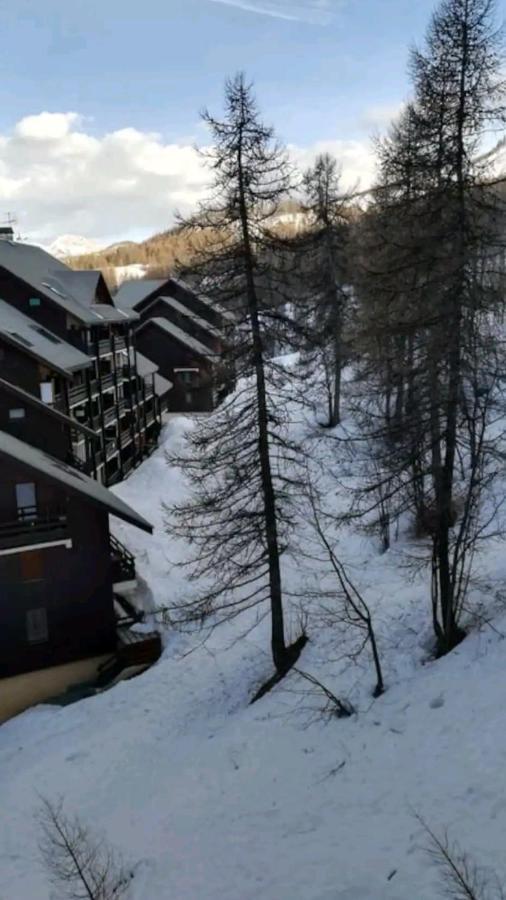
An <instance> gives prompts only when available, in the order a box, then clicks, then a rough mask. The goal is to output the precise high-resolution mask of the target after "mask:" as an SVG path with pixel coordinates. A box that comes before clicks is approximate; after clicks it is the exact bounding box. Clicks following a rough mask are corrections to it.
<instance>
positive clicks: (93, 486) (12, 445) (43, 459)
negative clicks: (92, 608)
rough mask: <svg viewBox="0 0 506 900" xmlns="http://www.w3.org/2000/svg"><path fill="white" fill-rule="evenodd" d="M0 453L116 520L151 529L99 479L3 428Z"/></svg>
mask: <svg viewBox="0 0 506 900" xmlns="http://www.w3.org/2000/svg"><path fill="white" fill-rule="evenodd" d="M0 456H6V457H8V458H9V459H12V460H14V461H15V462H17V463H20V464H21V465H22V466H26V467H27V468H28V469H31V470H32V471H35V472H37V473H38V474H40V475H42V476H43V477H44V478H48V479H49V480H50V481H56V482H58V483H59V484H61V485H62V486H63V487H64V488H65V489H66V490H68V491H69V493H71V494H78V495H79V496H81V497H83V498H84V499H85V500H87V501H89V502H90V503H91V504H93V505H94V506H99V507H100V508H101V509H105V510H107V512H109V513H111V514H112V515H114V516H117V517H118V518H119V519H123V521H124V522H129V524H130V525H135V526H136V527H137V528H141V529H142V530H143V531H147V532H149V533H150V534H151V532H152V531H153V527H152V526H151V525H150V524H149V522H147V521H146V519H143V517H142V516H140V515H139V514H138V513H136V512H135V510H133V509H132V507H131V506H128V504H127V503H124V501H123V500H120V498H119V497H117V496H116V495H115V494H113V493H112V491H109V490H108V489H107V488H106V487H104V485H103V484H101V483H100V482H99V481H95V480H94V479H93V478H90V477H89V476H88V475H84V473H83V472H79V471H78V470H77V469H73V468H71V466H68V465H67V464H66V463H64V462H61V460H59V459H55V458H54V457H53V456H49V454H48V453H44V451H43V450H38V449H37V448H36V447H32V446H31V445H30V444H25V442H24V441H20V440H18V438H15V437H13V436H12V435H11V434H7V433H6V432H5V431H0Z"/></svg>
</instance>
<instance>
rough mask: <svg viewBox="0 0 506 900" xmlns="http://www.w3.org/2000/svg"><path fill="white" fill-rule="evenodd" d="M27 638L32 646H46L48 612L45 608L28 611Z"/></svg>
mask: <svg viewBox="0 0 506 900" xmlns="http://www.w3.org/2000/svg"><path fill="white" fill-rule="evenodd" d="M26 637H27V640H28V641H29V643H30V644H44V643H46V641H47V640H48V638H49V631H48V627H47V610H46V609H45V608H44V607H43V606H41V607H39V609H29V610H27V613H26Z"/></svg>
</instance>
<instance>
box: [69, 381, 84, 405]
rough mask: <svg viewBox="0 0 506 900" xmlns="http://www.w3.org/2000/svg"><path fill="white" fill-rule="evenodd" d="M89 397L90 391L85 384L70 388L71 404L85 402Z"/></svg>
mask: <svg viewBox="0 0 506 900" xmlns="http://www.w3.org/2000/svg"><path fill="white" fill-rule="evenodd" d="M87 399H88V392H87V390H86V385H85V384H78V385H77V386H76V387H71V388H70V390H69V405H70V406H76V405H77V404H78V403H85V402H86V400H87Z"/></svg>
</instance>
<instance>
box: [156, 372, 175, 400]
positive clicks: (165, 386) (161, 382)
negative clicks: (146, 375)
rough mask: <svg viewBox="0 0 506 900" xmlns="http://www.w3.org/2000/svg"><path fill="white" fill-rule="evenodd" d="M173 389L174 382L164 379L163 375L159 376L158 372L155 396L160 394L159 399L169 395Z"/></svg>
mask: <svg viewBox="0 0 506 900" xmlns="http://www.w3.org/2000/svg"><path fill="white" fill-rule="evenodd" d="M173 387H174V385H173V384H172V381H169V380H168V378H164V377H163V375H159V374H158V372H156V374H155V394H158V396H159V397H164V396H165V394H168V393H169V391H171V390H172V388H173Z"/></svg>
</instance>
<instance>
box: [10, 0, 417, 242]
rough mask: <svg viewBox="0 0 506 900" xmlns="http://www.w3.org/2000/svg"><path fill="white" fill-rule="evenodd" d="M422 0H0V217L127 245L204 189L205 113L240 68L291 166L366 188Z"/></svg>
mask: <svg viewBox="0 0 506 900" xmlns="http://www.w3.org/2000/svg"><path fill="white" fill-rule="evenodd" d="M432 8H433V2H429V0H0V12H1V20H2V29H1V36H0V49H1V52H0V69H1V70H2V71H1V76H2V103H1V104H0V221H1V220H3V219H5V216H6V214H7V212H11V213H13V214H14V215H15V216H16V218H17V221H18V228H19V230H20V232H21V233H22V234H23V235H25V236H27V237H30V238H33V239H36V240H46V241H48V240H51V239H53V238H54V237H56V236H59V235H61V234H68V233H70V234H78V235H84V236H86V237H91V238H95V239H97V240H99V241H101V242H107V241H110V240H119V239H126V238H132V239H138V238H141V237H144V236H147V235H149V234H152V233H153V232H155V231H159V230H161V229H163V228H166V227H169V226H170V224H171V223H172V222H173V221H174V213H175V210H176V209H179V210H181V211H182V212H187V211H189V210H190V209H191V208H192V206H193V205H194V203H195V202H196V200H197V199H198V198H199V196H201V195H202V191H203V189H204V184H205V173H204V172H203V170H202V165H201V162H200V160H199V158H198V156H197V154H196V153H195V149H194V147H195V145H199V144H200V145H202V144H205V143H206V140H207V134H206V131H205V129H204V128H203V126H202V123H201V121H200V118H199V112H200V111H201V110H202V108H203V107H208V108H209V109H210V110H211V111H212V112H218V113H219V111H220V109H221V104H222V95H223V84H224V80H225V78H226V76H227V75H232V74H234V73H235V72H236V71H238V70H243V71H245V72H246V74H247V76H248V77H249V78H250V79H251V80H253V81H254V83H255V89H256V93H257V97H258V101H259V105H260V108H261V110H262V114H263V117H264V119H265V120H266V121H267V122H269V123H270V124H273V125H274V126H275V128H276V131H277V134H278V136H279V138H280V139H281V140H282V141H283V142H284V143H286V144H287V145H288V147H289V150H290V152H291V154H292V156H293V158H294V159H295V160H296V162H297V163H299V164H300V165H302V166H304V165H306V164H308V163H310V162H311V160H312V159H313V158H314V156H315V154H316V153H317V152H320V151H322V150H329V151H330V152H333V153H335V155H336V156H337V158H338V159H339V161H340V163H341V166H342V171H343V182H344V183H345V184H346V185H352V184H353V185H355V184H359V185H360V186H361V187H365V186H367V184H369V183H370V180H371V177H372V173H373V158H372V153H371V136H372V135H373V134H374V133H376V132H377V131H378V130H380V131H381V130H382V129H384V128H385V127H386V125H387V123H388V121H389V120H390V119H391V117H392V116H393V115H395V113H396V112H397V111H398V110H399V108H400V106H401V104H402V102H403V101H404V100H405V99H406V98H407V96H408V95H409V85H408V79H407V59H408V53H409V47H410V46H411V45H412V44H413V42H415V41H420V40H421V39H422V37H423V33H424V29H425V25H426V23H427V21H428V19H429V16H430V13H431V11H432Z"/></svg>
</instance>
